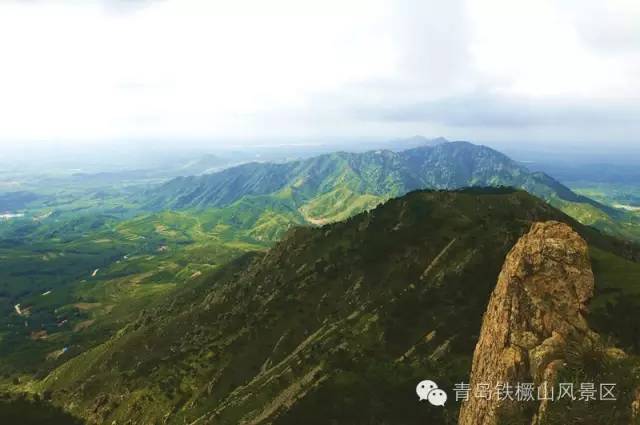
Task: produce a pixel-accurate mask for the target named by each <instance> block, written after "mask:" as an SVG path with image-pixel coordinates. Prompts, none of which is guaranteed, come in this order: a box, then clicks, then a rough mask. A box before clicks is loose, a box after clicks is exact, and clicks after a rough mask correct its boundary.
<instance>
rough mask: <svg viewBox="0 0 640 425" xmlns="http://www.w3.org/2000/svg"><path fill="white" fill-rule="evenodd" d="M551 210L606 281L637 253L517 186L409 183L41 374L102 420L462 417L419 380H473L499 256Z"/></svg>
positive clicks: (57, 392)
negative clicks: (416, 393)
mask: <svg viewBox="0 0 640 425" xmlns="http://www.w3.org/2000/svg"><path fill="white" fill-rule="evenodd" d="M545 219H558V220H562V221H566V222H569V223H570V224H571V225H572V226H574V227H575V228H577V229H578V231H579V232H581V233H582V235H583V236H584V237H585V238H586V239H587V240H588V241H589V243H590V246H592V247H593V253H594V254H593V255H594V258H595V259H596V260H597V262H596V263H595V264H594V271H595V273H596V277H597V279H598V282H601V281H602V280H603V279H605V280H606V279H607V276H610V275H615V273H616V271H615V270H616V268H617V267H619V263H618V262H620V261H624V260H622V258H623V257H629V258H631V257H634V256H635V258H636V259H637V256H638V252H637V250H636V249H634V248H633V247H630V246H629V245H625V244H622V243H619V242H616V241H614V240H611V239H609V238H607V237H604V236H602V235H601V234H599V233H598V232H595V231H593V230H592V229H589V228H585V227H582V226H580V225H579V224H577V223H576V222H575V221H573V220H572V219H570V218H569V217H567V216H565V215H564V214H562V213H560V212H559V211H557V210H554V209H552V208H551V207H549V206H548V205H547V204H545V203H543V202H541V201H539V200H537V199H536V198H533V197H531V196H529V195H527V194H525V193H522V192H513V193H512V192H510V191H506V190H504V191H500V190H498V191H494V192H493V193H486V191H480V190H475V191H467V192H465V193H428V192H417V193H412V194H409V195H407V196H405V197H402V198H398V199H394V200H391V201H389V202H388V203H386V204H385V205H384V206H382V207H378V208H376V209H375V210H373V211H371V212H370V213H365V214H361V215H358V216H356V217H353V218H351V219H348V220H346V221H345V222H340V223H336V224H332V225H328V226H324V227H322V228H320V229H308V228H307V229H304V228H301V229H297V230H295V231H293V232H292V233H290V234H289V235H288V237H286V238H285V239H284V241H282V242H281V243H279V244H277V245H276V246H275V247H274V248H273V249H272V250H270V251H269V252H268V253H267V254H257V255H256V254H254V255H251V256H248V257H244V258H242V259H241V260H239V261H238V262H236V263H233V264H231V265H229V266H226V267H224V268H222V269H220V270H219V271H217V272H214V274H213V275H210V276H203V277H201V278H199V279H198V280H197V283H195V284H193V285H190V286H189V287H184V288H182V289H179V290H177V292H176V293H175V295H173V296H172V297H171V299H170V300H167V301H164V302H161V301H158V302H159V304H158V305H156V306H154V305H150V306H149V308H147V309H146V310H145V311H144V312H142V313H141V314H140V316H139V318H138V319H137V320H136V321H135V322H134V323H131V324H130V325H128V326H126V327H125V328H123V329H122V330H121V332H119V333H118V335H117V336H115V337H114V338H112V339H110V340H109V341H108V342H106V343H105V344H102V345H100V346H98V347H96V348H95V349H93V350H90V351H88V352H86V353H83V354H81V355H79V356H78V357H76V358H75V359H73V360H72V361H70V362H68V363H67V364H65V365H63V366H62V367H60V368H58V369H57V370H56V371H55V372H54V373H52V374H51V375H50V376H49V377H48V378H47V379H46V380H44V381H42V382H41V383H39V384H38V385H37V386H36V388H37V389H40V390H43V389H49V390H52V391H53V397H54V399H55V400H56V402H57V403H60V404H62V405H65V406H66V407H67V408H70V409H71V410H72V411H74V412H76V413H78V414H83V415H85V416H88V418H89V419H90V420H92V421H96V422H103V421H107V422H110V421H112V420H118V421H120V420H124V419H132V420H134V421H139V422H145V423H147V422H152V421H154V420H156V421H159V420H162V419H163V418H167V419H168V421H169V423H183V421H187V422H191V421H193V420H195V419H198V418H201V419H202V421H203V423H216V424H227V423H228V424H235V423H239V422H241V421H247V422H246V423H262V422H266V421H268V422H275V423H278V424H294V423H305V424H316V423H317V424H320V423H323V424H324V423H327V422H331V421H334V422H333V423H337V424H360V423H362V424H365V423H371V422H372V421H375V422H376V423H403V424H410V423H425V421H426V422H429V423H455V421H456V408H455V402H452V403H450V406H451V407H450V408H448V409H446V410H434V409H423V408H422V406H419V405H418V404H416V403H413V399H412V397H411V394H412V393H413V386H414V385H415V382H417V381H418V380H419V379H424V377H425V376H428V377H431V378H434V379H436V380H437V381H438V382H439V383H441V385H443V386H445V387H451V386H452V384H453V382H460V381H462V380H465V379H466V377H467V374H468V368H469V361H470V355H471V353H472V350H473V347H474V344H475V341H476V338H477V332H478V329H479V326H480V320H481V317H482V313H483V312H484V308H485V306H486V301H487V298H488V295H489V293H490V291H491V290H492V288H493V286H494V285H495V281H496V279H497V275H498V272H499V270H500V267H501V265H502V261H503V259H504V256H505V254H506V252H507V251H508V250H509V249H510V247H511V246H512V244H513V243H514V242H515V240H516V239H517V238H518V237H519V236H520V235H521V234H523V233H524V232H526V231H527V230H528V228H529V226H530V223H531V221H533V220H545ZM436 258H438V260H437V261H436V260H435V259H436ZM636 261H637V260H636ZM633 264H637V263H635V262H634V263H633ZM599 285H600V283H599ZM594 304H595V305H598V304H601V300H599V299H596V300H595V301H594ZM604 330H605V331H606V330H610V329H608V328H606V326H605V327H604ZM118 395H123V397H122V398H121V397H119V396H118ZM329 401H330V403H329Z"/></svg>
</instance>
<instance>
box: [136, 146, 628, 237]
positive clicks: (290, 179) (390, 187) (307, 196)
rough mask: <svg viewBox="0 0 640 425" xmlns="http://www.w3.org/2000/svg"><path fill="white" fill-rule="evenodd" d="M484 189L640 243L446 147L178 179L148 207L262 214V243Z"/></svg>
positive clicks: (513, 170)
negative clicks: (533, 199) (519, 192)
mask: <svg viewBox="0 0 640 425" xmlns="http://www.w3.org/2000/svg"><path fill="white" fill-rule="evenodd" d="M485 186H493V187H497V186H510V187H515V188H519V189H523V190H526V191H528V192H529V193H531V194H533V195H536V196H538V197H540V198H542V199H544V200H545V201H547V202H549V203H550V204H551V205H553V206H555V207H557V208H559V209H561V210H562V211H565V212H566V213H567V214H569V215H571V216H573V217H574V218H576V219H577V220H578V221H580V222H582V223H583V224H588V225H593V226H595V227H597V228H599V229H601V230H603V231H606V232H608V233H610V234H614V235H617V236H623V237H630V238H633V237H637V235H636V234H635V230H634V229H633V228H631V227H630V226H628V225H627V223H626V218H625V213H624V212H622V211H620V210H616V209H614V208H611V207H608V206H605V205H603V204H600V203H598V202H596V201H593V200H591V199H589V198H587V197H585V196H581V195H578V194H576V193H574V192H573V191H571V189H569V188H568V187H566V186H564V185H563V184H561V183H560V182H558V181H557V180H555V179H553V178H552V177H550V176H548V175H546V174H544V173H541V172H530V171H529V170H528V169H527V168H526V167H525V166H523V165H522V164H520V163H518V162H516V161H514V160H512V159H510V158H509V157H507V156H506V155H504V154H502V153H500V152H498V151H496V150H494V149H491V148H489V147H486V146H481V145H474V144H471V143H468V142H446V141H443V140H438V141H437V142H436V143H434V144H432V145H429V144H427V145H423V146H420V147H417V148H413V149H408V150H404V151H400V152H395V151H391V150H377V151H369V152H364V153H347V152H338V153H331V154H326V155H320V156H316V157H312V158H308V159H304V160H299V161H291V162H285V163H257V162H253V163H247V164H243V165H240V166H237V167H232V168H228V169H226V170H223V171H221V172H218V173H215V174H209V175H203V176H190V177H179V178H176V179H173V180H171V181H169V182H167V183H166V184H164V185H162V186H160V187H158V188H154V189H151V190H149V191H148V192H147V194H146V199H147V200H146V206H147V207H148V208H151V209H155V210H163V209H193V210H204V209H211V208H217V209H220V208H224V209H226V211H227V213H226V214H225V216H226V217H229V216H238V217H242V216H243V215H244V216H246V211H247V210H252V211H261V212H263V214H258V215H256V214H253V215H252V218H251V220H240V221H242V223H241V227H242V226H244V227H249V228H256V229H257V230H256V229H254V231H253V232H252V234H254V235H256V237H257V238H258V239H261V238H262V239H270V238H276V239H277V238H278V237H280V236H281V234H282V228H283V227H282V225H283V223H294V224H302V223H312V224H325V223H329V222H334V221H338V220H343V219H345V218H348V217H350V216H352V215H353V214H356V213H358V212H361V211H364V210H367V209H370V208H372V207H374V206H375V205H378V204H379V203H381V202H384V201H385V200H387V199H390V198H392V197H395V196H399V195H403V194H405V193H408V192H410V191H412V190H417V189H449V190H450V189H457V188H461V187H485ZM221 222H224V220H222V219H221ZM226 224H229V223H226Z"/></svg>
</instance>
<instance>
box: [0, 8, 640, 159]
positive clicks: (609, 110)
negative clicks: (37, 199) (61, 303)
mask: <svg viewBox="0 0 640 425" xmlns="http://www.w3.org/2000/svg"><path fill="white" fill-rule="evenodd" d="M639 22H640V1H638V0H446V1H443V0H438V1H431V0H318V1H309V0H269V1H264V0H225V1H222V0H203V1H189V0H159V1H152V0H149V1H131V0H129V1H124V0H121V1H118V0H110V1H109V0H104V1H97V0H96V1H91V0H82V1H81V0H78V1H72V0H69V1H38V0H22V1H17V0H16V1H13V0H3V1H2V2H1V3H0V146H2V145H4V146H5V147H7V146H10V145H12V144H35V143H40V144H53V143H59V142H61V141H64V142H66V143H76V144H80V143H82V144H84V145H91V144H99V143H105V142H112V141H115V140H136V141H139V143H148V141H150V140H157V139H162V140H169V141H172V140H176V141H177V140H179V141H181V142H183V143H196V142H197V143H211V144H242V143H245V144H251V143H275V142H287V143H290V142H299V143H307V142H309V143H310V142H319V141H329V140H338V139H340V140H358V139H362V140H367V139H378V140H379V139H385V138H397V137H403V136H410V135H413V134H424V135H426V136H440V135H441V136H445V137H448V138H451V139H467V140H472V141H479V142H483V141H497V142H501V143H514V144H517V143H527V144H529V143H533V144H535V143H539V144H541V145H544V144H547V145H548V144H553V143H559V142H564V143H572V144H584V145H592V146H595V145H597V144H600V145H602V144H605V145H610V146H637V145H638V144H640V141H639V137H638V136H639V135H640V24H638V23H639Z"/></svg>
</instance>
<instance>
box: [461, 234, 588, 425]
mask: <svg viewBox="0 0 640 425" xmlns="http://www.w3.org/2000/svg"><path fill="white" fill-rule="evenodd" d="M592 295H593V274H592V272H591V264H590V261H589V256H588V252H587V244H586V243H585V241H584V240H583V239H582V238H581V237H580V236H579V235H578V234H577V233H576V232H575V231H573V230H572V229H571V227H569V226H568V225H566V224H563V223H559V222H555V221H548V222H545V223H535V224H533V226H532V227H531V230H530V231H529V233H527V234H526V235H524V236H522V237H521V238H520V239H519V240H518V242H517V243H516V244H515V245H514V247H513V248H512V249H511V251H510V252H509V254H508V255H507V257H506V260H505V263H504V265H503V267H502V271H501V272H500V276H499V277H498V283H497V285H496V288H495V289H494V291H493V294H492V295H491V298H490V300H489V305H488V307H487V310H486V312H485V314H484V318H483V322H482V329H481V331H480V338H479V340H478V344H477V345H476V349H475V352H474V355H473V365H472V370H471V379H470V387H471V393H470V395H469V400H468V401H466V402H464V403H463V405H462V408H461V410H460V418H459V424H460V425H494V424H497V423H498V421H497V420H498V416H497V415H498V414H499V411H500V409H501V408H503V407H507V406H506V405H507V404H509V403H518V401H511V400H509V399H506V400H499V399H498V397H497V396H496V392H495V388H496V385H497V384H510V385H511V386H512V387H515V386H516V385H517V384H518V383H526V382H532V383H534V384H535V387H536V390H535V391H534V398H537V391H538V389H537V388H538V387H539V386H540V385H545V383H546V384H547V385H549V388H550V387H551V386H552V385H553V382H554V377H555V372H556V370H557V369H558V367H559V366H560V365H561V364H562V362H563V352H564V347H565V345H566V342H567V339H568V338H578V339H582V338H591V337H592V335H593V334H592V332H591V331H590V330H589V328H588V326H587V323H586V321H585V319H584V317H583V312H584V311H585V310H586V305H587V302H588V300H589V299H590V298H591V297H592ZM478 384H487V385H488V387H489V388H490V389H491V390H492V391H493V394H492V396H491V398H490V399H487V398H478V397H476V396H474V394H475V392H476V388H478V387H477V385H478ZM514 398H515V394H514ZM536 403H538V409H537V411H538V413H537V414H536V415H535V416H534V417H533V418H531V422H532V423H537V421H538V420H539V419H540V416H541V415H543V414H544V411H545V407H546V404H545V403H544V402H537V401H536Z"/></svg>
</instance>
